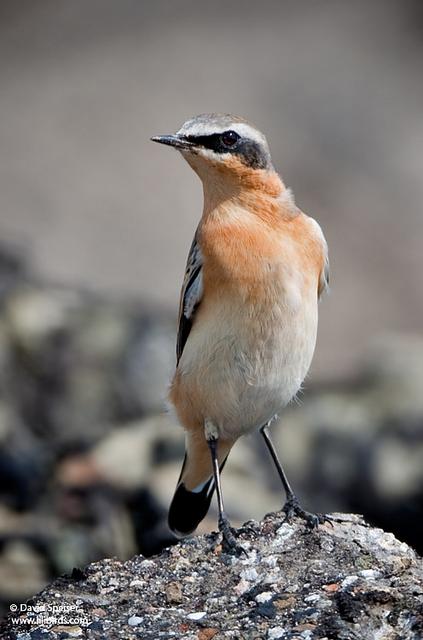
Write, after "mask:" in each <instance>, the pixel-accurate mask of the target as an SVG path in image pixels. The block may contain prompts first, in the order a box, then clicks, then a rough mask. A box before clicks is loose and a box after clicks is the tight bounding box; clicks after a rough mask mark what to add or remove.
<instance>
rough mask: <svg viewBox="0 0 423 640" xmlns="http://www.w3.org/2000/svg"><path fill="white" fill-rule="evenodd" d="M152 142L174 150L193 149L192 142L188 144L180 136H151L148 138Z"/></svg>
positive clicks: (187, 141)
mask: <svg viewBox="0 0 423 640" xmlns="http://www.w3.org/2000/svg"><path fill="white" fill-rule="evenodd" d="M150 140H152V141H153V142H160V144H167V145H169V146H170V147H175V149H190V148H191V147H195V144H194V143H193V142H190V141H189V140H187V139H186V138H183V137H182V136H177V135H174V136H153V137H152V138H150Z"/></svg>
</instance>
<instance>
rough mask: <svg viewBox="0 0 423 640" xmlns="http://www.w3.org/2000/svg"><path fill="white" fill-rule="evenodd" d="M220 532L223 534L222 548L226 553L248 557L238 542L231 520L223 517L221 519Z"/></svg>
mask: <svg viewBox="0 0 423 640" xmlns="http://www.w3.org/2000/svg"><path fill="white" fill-rule="evenodd" d="M219 531H220V532H221V534H222V547H223V548H224V549H225V551H227V552H228V553H233V554H235V555H237V556H241V555H242V554H243V555H245V556H248V553H247V551H246V550H245V549H244V547H243V546H242V545H240V544H239V543H238V542H237V540H236V538H235V535H234V529H232V527H231V526H230V524H229V520H228V519H227V518H226V517H225V516H223V515H222V516H221V517H220V518H219Z"/></svg>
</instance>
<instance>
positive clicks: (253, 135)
mask: <svg viewBox="0 0 423 640" xmlns="http://www.w3.org/2000/svg"><path fill="white" fill-rule="evenodd" d="M229 130H230V131H235V132H236V133H238V134H239V135H240V136H241V137H243V138H248V139H250V140H254V141H255V142H258V143H259V144H261V145H263V144H264V145H266V146H267V143H266V138H265V137H264V136H263V134H262V133H260V131H257V129H255V128H254V127H252V126H251V125H249V124H246V123H244V122H234V123H232V124H228V125H226V126H223V125H220V126H217V125H216V123H214V124H213V123H212V122H211V123H204V122H195V123H193V124H190V123H189V122H186V123H185V124H183V125H182V127H181V128H180V129H179V131H178V132H177V134H180V135H184V136H210V135H212V134H214V133H223V132H224V131H229Z"/></svg>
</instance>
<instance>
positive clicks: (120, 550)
mask: <svg viewBox="0 0 423 640" xmlns="http://www.w3.org/2000/svg"><path fill="white" fill-rule="evenodd" d="M422 62H423V11H422V4H421V3H420V2H417V1H416V0H405V1H404V2H401V3H398V2H396V1H395V0H375V1H374V2H372V3H368V2H366V1H365V0H357V1H356V2H354V3H351V2H348V0H316V1H315V2H313V3H309V2H299V1H297V0H295V2H294V0H284V1H281V0H263V1H262V2H260V3H256V4H254V3H249V4H248V5H247V4H246V3H243V2H241V0H230V1H229V2H227V1H226V2H223V1H222V0H216V1H215V2H214V3H211V4H210V3H198V2H194V1H193V0H180V1H179V2H178V3H174V2H170V1H169V0H157V1H156V2H154V3H153V2H150V3H148V2H134V0H120V2H114V1H113V0H91V1H90V2H86V1H85V0H73V1H72V2H67V1H66V0H38V2H36V3H34V2H32V1H29V0H24V1H23V2H19V3H16V2H13V1H12V0H3V2H2V3H1V5H0V76H1V87H2V90H1V101H2V108H1V115H0V148H1V153H0V238H1V239H2V243H3V244H2V246H1V247H0V600H1V602H2V603H3V604H4V605H5V606H6V607H7V606H8V604H9V603H10V602H11V601H15V602H19V601H21V600H22V599H24V598H25V597H27V596H30V595H31V594H33V593H34V592H35V591H36V590H37V589H38V588H40V587H41V586H42V585H43V584H44V583H45V582H46V581H48V580H49V579H50V578H51V577H52V576H54V575H57V574H58V573H61V572H63V571H69V570H71V569H72V568H73V566H75V565H78V564H85V563H86V562H89V561H90V560H94V559H97V558H101V557H103V556H110V555H117V556H119V557H121V558H127V557H128V556H130V555H131V554H133V553H135V552H137V551H140V552H142V553H144V554H147V555H148V554H151V553H155V552H156V551H158V550H159V549H160V548H161V547H162V546H163V545H166V544H169V543H171V542H172V537H171V536H170V534H169V532H168V530H167V528H166V518H165V515H166V509H167V506H168V503H169V500H170V498H171V495H172V492H173V489H174V485H175V482H176V479H177V477H178V474H179V468H180V464H181V458H182V454H183V433H182V431H181V430H180V429H179V428H178V427H177V426H176V425H175V424H174V423H173V422H172V420H171V419H170V418H169V417H168V416H167V415H166V413H165V410H164V399H165V395H166V387H167V384H168V379H169V375H170V372H171V371H172V368H173V366H174V342H175V330H176V321H175V318H176V309H177V298H178V293H179V290H180V284H181V278H182V274H183V269H184V264H185V259H186V255H187V252H188V248H189V245H190V242H191V238H192V235H193V231H194V229H195V227H196V224H197V222H198V218H199V215H200V211H201V189H200V184H199V182H198V180H196V178H195V176H194V175H193V174H192V172H191V171H190V170H189V168H188V167H187V166H186V165H184V162H183V161H182V159H181V158H180V157H178V155H177V154H176V153H170V152H165V151H164V150H163V149H161V148H159V147H158V146H154V145H153V144H152V143H149V137H150V136H151V135H154V134H160V133H170V132H172V131H174V130H175V129H176V128H177V127H178V126H179V125H180V124H181V123H182V122H183V121H184V120H186V119H187V118H188V117H191V116H192V115H194V114H196V113H201V112H205V111H223V112H227V111H229V112H233V113H239V114H241V115H244V116H246V117H247V118H249V119H251V120H252V121H253V122H255V123H256V124H257V125H258V126H259V127H260V128H261V129H263V131H264V132H265V133H266V134H267V135H268V138H269V141H270V145H271V149H272V155H273V160H274V164H275V166H276V167H277V168H278V169H279V170H280V172H281V174H282V176H283V178H284V180H285V181H286V183H287V185H288V186H290V187H292V188H293V190H294V192H295V195H296V199H297V202H298V204H299V206H300V207H302V208H303V209H304V210H305V211H306V212H309V213H310V214H311V215H313V216H314V217H316V218H317V219H318V220H319V222H320V223H321V224H322V227H323V229H324V231H325V234H326V236H327V239H328V242H329V247H330V256H331V266H332V275H331V287H332V294H331V295H330V296H327V297H325V299H324V301H323V302H322V304H321V306H320V314H321V320H320V329H319V339H318V345H317V350H316V356H315V359H314V362H313V366H312V371H311V374H310V377H309V379H308V380H307V381H306V384H305V388H304V394H303V395H302V396H300V398H299V403H298V404H293V405H292V406H291V407H290V408H289V409H288V410H287V411H286V412H285V414H284V415H283V416H282V417H281V424H280V426H277V425H276V424H275V425H274V435H275V440H276V442H277V446H278V448H279V450H280V454H281V458H282V460H283V461H284V464H285V465H286V468H287V471H288V473H289V475H290V477H291V480H292V483H293V484H294V486H296V488H297V489H298V492H299V493H300V495H301V496H302V497H303V499H304V503H305V505H306V506H307V507H309V508H311V509H314V510H331V509H338V510H347V511H350V510H356V511H359V512H363V513H364V514H365V515H366V516H367V517H368V518H369V520H371V521H372V522H373V523H374V524H378V525H380V526H383V527H384V528H385V529H387V530H392V531H394V532H395V533H396V534H397V536H398V537H399V538H401V539H403V540H406V541H407V542H409V543H410V544H412V545H414V546H415V547H416V548H418V549H419V550H420V551H422V546H421V545H422V543H421V541H422V539H423V535H422V534H423V531H422V527H423V525H422V521H423V518H422V516H423V514H422V511H423V482H422V468H423V460H422V458H423V451H422V447H423V443H422V429H423V426H422V423H423V408H422V398H423V394H422V392H421V389H422V388H423V372H422V363H423V332H422V317H423V296H422V285H421V274H422V272H423V252H422V251H421V244H422V242H421V238H422V234H423V217H422V215H421V211H422V202H423V181H422V179H421V176H422V172H423V171H422V170H423V166H422V158H423V126H422V117H421V114H422V103H423V83H422V82H421V69H422ZM224 487H225V494H226V502H227V507H228V511H229V513H230V514H231V517H233V519H234V522H241V521H242V520H245V519H248V518H251V517H256V518H261V517H262V516H263V513H264V512H266V511H270V510H275V509H278V508H279V507H280V505H281V503H282V496H281V492H280V488H279V486H278V482H277V477H276V474H275V472H274V470H273V469H272V466H271V463H270V461H269V459H268V456H267V453H266V451H265V449H264V446H263V444H262V443H261V442H259V440H258V437H250V438H246V439H244V440H242V441H241V442H239V443H238V445H237V447H236V448H235V449H234V451H233V452H232V453H231V456H230V460H229V463H228V465H227V467H226V468H225V474H224ZM210 527H215V518H214V514H213V513H211V514H210V517H209V518H208V519H207V520H206V521H205V523H204V525H203V527H202V530H207V529H208V528H210Z"/></svg>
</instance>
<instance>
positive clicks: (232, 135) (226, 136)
mask: <svg viewBox="0 0 423 640" xmlns="http://www.w3.org/2000/svg"><path fill="white" fill-rule="evenodd" d="M239 138H240V136H239V135H238V134H237V133H236V132H235V131H225V132H224V133H222V135H221V136H220V139H221V141H222V143H223V145H224V146H225V147H233V146H234V145H236V143H237V142H238V140H239Z"/></svg>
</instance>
